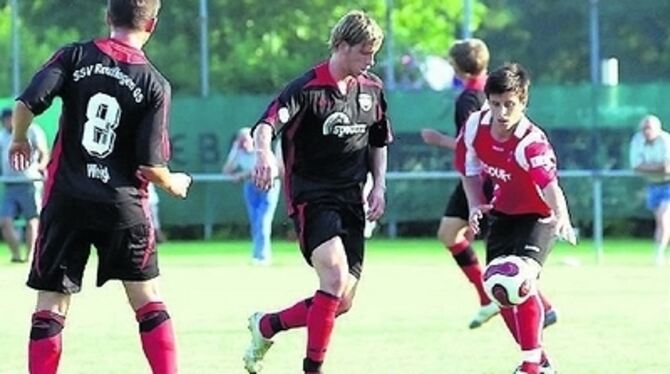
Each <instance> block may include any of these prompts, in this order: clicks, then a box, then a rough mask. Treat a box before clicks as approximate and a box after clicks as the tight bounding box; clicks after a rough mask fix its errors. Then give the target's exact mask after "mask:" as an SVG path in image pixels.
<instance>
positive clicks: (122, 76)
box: [72, 63, 144, 104]
mask: <svg viewBox="0 0 670 374" xmlns="http://www.w3.org/2000/svg"><path fill="white" fill-rule="evenodd" d="M94 74H96V75H104V76H107V77H110V78H113V79H116V80H117V81H118V82H119V86H122V87H127V88H128V90H129V91H130V93H131V95H133V99H135V102H136V103H138V104H139V103H141V102H142V100H144V92H143V91H142V88H140V87H139V86H138V85H137V83H135V81H134V80H133V79H132V78H130V76H128V75H127V74H126V73H124V72H123V71H122V70H121V69H120V68H119V67H118V66H114V67H111V66H105V65H103V64H101V63H97V64H95V65H88V66H83V67H81V68H79V69H77V70H75V71H74V72H73V73H72V80H73V81H74V82H78V81H79V80H81V79H84V78H87V77H90V76H91V75H94Z"/></svg>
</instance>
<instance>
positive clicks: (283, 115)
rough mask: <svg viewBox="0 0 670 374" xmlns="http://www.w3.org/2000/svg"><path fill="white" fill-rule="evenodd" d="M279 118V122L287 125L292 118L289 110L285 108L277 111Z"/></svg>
mask: <svg viewBox="0 0 670 374" xmlns="http://www.w3.org/2000/svg"><path fill="white" fill-rule="evenodd" d="M277 117H279V122H281V123H286V122H288V120H289V118H291V114H290V113H289V112H288V108H287V107H285V106H283V107H281V108H279V110H278V111H277Z"/></svg>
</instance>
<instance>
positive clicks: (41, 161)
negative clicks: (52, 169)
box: [0, 109, 49, 262]
mask: <svg viewBox="0 0 670 374" xmlns="http://www.w3.org/2000/svg"><path fill="white" fill-rule="evenodd" d="M2 126H3V128H2V133H0V152H2V176H3V177H4V178H14V179H15V180H13V181H5V194H4V196H3V199H2V210H1V211H0V217H1V218H0V222H1V226H2V237H3V238H4V240H5V242H6V243H7V245H8V246H9V250H10V251H11V253H12V258H11V261H12V262H26V261H28V260H29V259H30V257H31V256H32V253H33V249H34V248H35V239H36V237H37V224H38V217H39V211H40V208H41V207H42V182H41V181H39V179H41V178H42V173H43V172H44V170H45V169H46V166H47V163H48V162H49V152H48V149H47V140H46V136H45V135H44V131H43V130H42V129H41V128H40V127H39V126H38V125H35V124H32V125H30V127H29V128H28V139H29V141H30V143H31V144H32V145H33V153H32V156H31V158H32V160H31V161H32V163H31V166H30V167H29V168H27V169H26V170H23V171H16V170H14V169H13V168H12V167H11V166H10V164H9V144H10V143H11V140H12V110H11V109H4V110H3V111H2ZM30 180H32V182H31V181H30ZM19 217H21V218H23V219H24V220H25V232H24V237H25V242H26V255H25V257H24V256H22V255H21V250H20V248H19V247H20V243H19V237H18V235H17V231H16V228H15V226H14V223H15V220H16V219H17V218H19Z"/></svg>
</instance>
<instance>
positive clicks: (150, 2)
mask: <svg viewBox="0 0 670 374" xmlns="http://www.w3.org/2000/svg"><path fill="white" fill-rule="evenodd" d="M159 7H160V1H159V0H144V1H138V0H109V2H108V6H107V22H108V24H109V26H110V28H111V35H110V37H108V38H101V39H96V40H91V41H85V42H80V43H73V44H70V45H67V46H65V47H62V48H61V49H60V50H58V51H57V52H56V53H55V54H54V55H53V57H52V58H51V59H50V60H49V61H48V62H47V63H46V64H45V65H44V66H43V67H42V68H41V70H39V71H38V72H37V73H36V74H35V76H34V77H33V78H32V81H31V82H30V85H29V86H28V87H27V88H26V89H25V91H23V93H21V95H20V96H19V97H18V98H17V102H16V105H15V110H14V117H13V125H14V126H13V127H14V129H13V133H12V137H13V140H12V143H11V145H10V150H9V152H10V158H11V160H12V164H13V166H14V167H15V168H16V169H18V170H22V169H25V168H26V167H27V166H28V163H29V160H30V159H29V156H30V151H31V145H30V143H29V142H28V139H27V137H26V133H27V129H28V125H29V124H30V123H31V121H32V119H33V117H34V116H35V115H39V114H40V113H42V112H44V110H46V109H47V107H49V105H50V104H51V103H52V100H53V99H54V98H55V97H56V96H58V97H60V98H61V100H62V102H63V108H62V114H61V118H60V127H59V129H58V134H57V136H56V141H55V145H54V148H53V150H54V151H53V155H52V160H51V161H50V163H49V166H48V176H47V186H46V188H45V196H44V208H43V211H42V214H41V216H40V224H39V234H38V240H37V245H36V248H35V256H34V259H33V262H32V268H31V271H30V274H29V276H28V286H29V287H31V288H34V289H36V290H37V291H38V293H37V305H36V307H35V312H34V314H33V315H32V328H31V330H30V344H29V357H28V365H29V371H30V373H32V374H53V373H56V372H57V370H58V362H59V359H60V355H61V350H62V344H61V332H62V330H63V327H64V325H65V320H66V314H67V311H68V308H69V306H70V299H71V295H72V294H74V293H77V292H79V291H80V290H81V286H82V276H83V273H84V268H85V265H86V261H87V260H88V257H89V253H90V246H91V244H92V245H94V246H95V247H96V248H97V252H98V260H99V263H98V274H97V285H98V286H102V285H103V284H104V283H105V282H106V281H108V280H110V279H119V280H121V281H123V286H124V288H125V290H126V294H127V296H128V301H129V302H130V306H131V307H132V308H133V310H134V311H135V316H136V319H137V322H138V324H139V334H140V338H141V342H142V347H143V349H144V354H145V355H146V357H147V360H148V361H149V365H150V366H151V369H152V371H153V373H154V374H174V373H176V372H177V360H176V356H177V354H176V346H175V340H174V333H173V329H172V324H171V321H170V316H169V315H168V313H167V309H166V307H165V305H164V304H163V302H162V298H161V296H160V295H159V294H158V290H157V286H158V285H157V281H156V277H157V276H158V273H159V272H158V263H157V254H156V243H155V240H154V239H155V238H154V230H153V228H152V223H151V220H150V218H149V206H148V199H147V195H148V193H147V184H148V183H149V182H153V183H154V184H156V186H158V187H160V188H162V189H164V190H165V191H167V192H168V193H170V194H171V195H173V196H175V197H181V198H185V197H186V194H187V191H188V188H189V186H190V183H191V178H190V177H189V176H188V175H186V174H184V173H173V172H171V171H170V169H169V168H168V167H167V161H168V158H169V143H168V142H169V140H168V139H169V138H168V133H167V129H168V127H167V126H168V123H167V120H168V112H169V107H170V85H169V83H168V82H167V80H166V79H165V78H164V77H163V76H162V75H161V74H160V73H159V72H158V71H157V70H156V68H154V67H153V66H152V65H151V63H150V62H149V61H148V60H147V58H146V56H145V55H144V53H143V52H142V47H143V46H144V44H145V43H146V42H147V41H148V39H149V37H150V36H151V34H152V32H153V31H154V28H155V27H156V22H157V16H158V10H159ZM100 318H103V317H100ZM124 370H127V368H125V369H124ZM90 371H95V370H94V369H93V368H91V370H90Z"/></svg>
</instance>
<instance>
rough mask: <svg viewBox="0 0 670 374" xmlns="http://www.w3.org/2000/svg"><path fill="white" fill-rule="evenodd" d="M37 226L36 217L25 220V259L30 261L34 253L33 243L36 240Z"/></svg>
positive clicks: (37, 220)
mask: <svg viewBox="0 0 670 374" xmlns="http://www.w3.org/2000/svg"><path fill="white" fill-rule="evenodd" d="M38 226H39V219H38V218H37V217H35V218H30V219H28V220H26V228H25V230H26V232H25V236H26V251H27V253H26V259H27V260H28V261H32V258H33V255H34V253H35V242H36V240H37V229H38Z"/></svg>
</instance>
